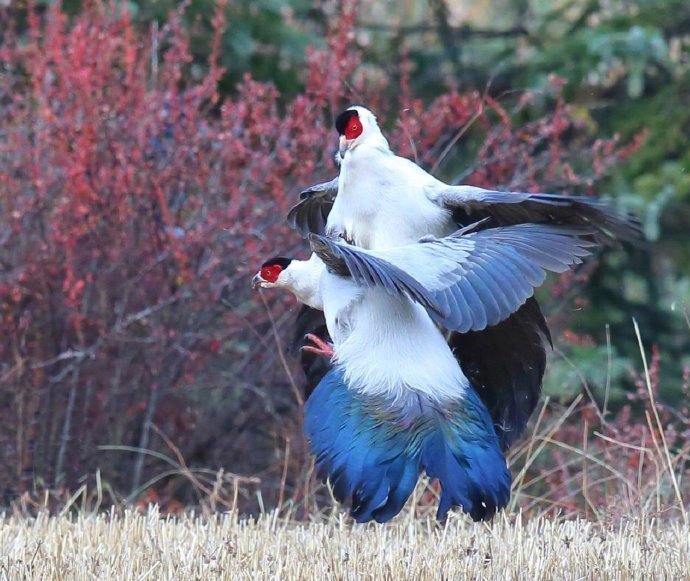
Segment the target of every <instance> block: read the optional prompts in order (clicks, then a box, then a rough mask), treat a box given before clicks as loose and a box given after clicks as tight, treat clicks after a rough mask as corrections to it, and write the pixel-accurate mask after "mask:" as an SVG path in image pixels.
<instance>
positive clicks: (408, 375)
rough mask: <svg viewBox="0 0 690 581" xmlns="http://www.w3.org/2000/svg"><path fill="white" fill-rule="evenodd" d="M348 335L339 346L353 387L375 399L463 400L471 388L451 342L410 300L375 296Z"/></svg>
mask: <svg viewBox="0 0 690 581" xmlns="http://www.w3.org/2000/svg"><path fill="white" fill-rule="evenodd" d="M348 324H349V327H348V332H347V333H346V334H344V335H341V336H340V337H339V340H335V353H336V358H337V361H338V363H339V364H340V365H342V366H343V368H344V370H345V374H346V376H347V378H348V382H349V385H351V386H354V387H355V388H356V389H358V390H360V391H362V392H366V393H369V394H372V395H374V394H376V395H386V396H391V397H398V396H402V395H404V394H405V393H410V392H421V393H425V394H427V395H429V396H431V397H433V398H434V399H437V400H441V401H442V400H447V399H453V398H455V399H457V398H458V397H460V396H462V392H463V389H465V387H466V386H467V385H468V382H467V379H466V378H465V376H464V375H463V373H462V371H461V370H460V367H459V365H458V363H457V361H456V360H455V357H454V356H453V354H452V352H451V350H450V349H449V348H448V345H447V344H446V341H445V338H444V337H443V335H442V334H441V332H440V331H439V330H438V328H437V327H436V326H435V325H434V323H433V322H432V320H431V319H430V318H429V315H428V314H427V313H426V311H425V310H424V309H423V308H422V307H420V306H419V305H417V304H416V303H412V302H410V301H409V300H408V299H406V298H393V297H391V296H390V295H387V294H386V293H385V292H384V291H382V290H380V289H376V290H370V291H368V292H367V293H366V296H365V297H363V298H362V301H361V302H359V303H357V304H355V305H353V306H352V308H351V310H350V312H349V316H348Z"/></svg>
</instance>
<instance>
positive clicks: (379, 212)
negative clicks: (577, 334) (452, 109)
mask: <svg viewBox="0 0 690 581" xmlns="http://www.w3.org/2000/svg"><path fill="white" fill-rule="evenodd" d="M335 126H336V129H337V131H338V134H339V150H338V157H339V160H340V173H339V175H338V176H337V177H336V178H335V179H333V180H331V181H330V182H326V183H324V184H318V185H316V186H312V187H310V188H308V189H307V190H305V191H303V192H302V194H301V196H300V197H301V200H300V201H299V203H298V204H297V205H295V206H294V207H293V208H292V209H291V210H290V212H289V214H288V222H289V223H290V224H291V225H292V226H293V227H294V228H296V229H298V230H299V231H300V232H301V233H302V235H303V236H307V235H308V234H309V233H315V234H328V235H331V236H332V235H338V236H342V237H343V238H344V239H346V240H347V241H350V242H352V243H353V244H355V245H357V246H360V247H362V248H368V249H375V250H381V249H389V248H394V247H397V246H402V245H406V244H411V243H413V242H415V241H416V240H418V239H420V238H422V237H424V236H426V235H433V236H436V237H443V236H447V235H448V234H450V233H452V232H453V231H455V230H456V229H457V228H458V227H462V226H465V225H468V224H470V223H473V222H476V221H478V220H484V222H483V223H482V225H481V226H480V227H481V228H488V227H496V226H507V225H515V224H521V223H550V224H558V225H569V226H582V227H587V228H590V229H591V230H592V234H593V237H594V239H595V240H596V241H597V242H600V243H606V244H613V243H616V242H617V241H618V240H633V239H636V238H638V237H639V236H640V226H639V223H638V222H637V220H636V219H635V218H634V217H633V216H631V215H622V214H619V213H617V212H616V211H615V210H614V209H612V208H611V207H610V206H608V205H607V204H605V203H603V202H601V201H599V200H597V199H595V198H590V197H583V196H560V195H554V194H539V193H514V192H501V191H493V190H485V189H482V188H478V187H474V186H466V185H459V186H451V185H448V184H446V183H444V182H442V181H440V180H438V179H436V178H435V177H434V176H432V175H430V174H429V173H427V172H426V171H425V170H424V169H422V168H421V167H419V166H418V165H416V164H415V163H414V162H412V161H410V160H408V159H405V158H403V157H399V156H397V155H395V154H394V153H393V152H392V151H391V149H390V147H389V144H388V141H387V140H386V138H385V137H384V135H383V134H382V132H381V130H380V128H379V126H378V123H377V121H376V117H375V116H374V114H373V113H372V112H371V111H369V110H368V109H366V108H364V107H361V106H353V107H350V108H348V109H347V110H345V111H343V112H342V113H341V114H340V115H338V117H337V118H336V121H335ZM299 319H301V320H303V321H304V320H308V321H309V322H310V323H312V322H313V321H314V316H313V313H311V312H310V311H309V310H308V309H304V310H303V311H302V313H300V316H299ZM486 323H487V324H486V325H485V326H484V327H481V326H478V327H474V328H473V330H472V331H469V332H461V333H453V334H451V335H450V338H449V344H450V345H451V348H452V350H453V351H454V353H455V355H456V357H457V359H458V361H459V362H460V365H461V367H462V368H463V370H464V372H465V373H466V375H467V376H468V377H469V378H470V381H471V382H472V384H473V386H474V387H475V388H476V389H477V391H478V393H479V395H480V397H481V399H482V401H483V402H484V403H485V404H486V405H487V407H488V408H489V411H490V413H491V416H492V419H493V422H494V425H495V426H496V427H497V429H498V433H499V438H500V441H501V446H502V447H503V448H504V449H507V448H508V447H509V446H510V445H511V444H512V443H513V442H514V441H515V440H516V439H517V438H518V437H519V436H520V435H521V434H522V432H523V430H524V428H525V426H526V424H527V421H528V419H529V417H530V415H531V413H532V411H533V410H534V408H535V407H536V405H537V402H538V400H539V396H540V393H541V384H542V379H543V375H544V370H545V367H546V346H547V345H548V344H550V343H551V337H550V334H549V330H548V327H547V325H546V321H545V319H544V316H543V314H542V312H541V309H540V307H539V305H538V303H537V302H536V300H535V299H534V298H530V299H529V300H528V301H527V302H525V303H524V304H523V305H522V307H521V308H520V309H519V310H518V311H516V312H515V313H514V314H513V315H511V316H510V317H509V318H508V319H505V320H503V321H502V322H501V323H499V324H495V323H493V322H491V321H489V320H488V319H487V321H486ZM316 324H318V320H317V321H316ZM299 328H300V331H302V330H304V324H303V325H301V326H300V327H299ZM458 330H461V329H458Z"/></svg>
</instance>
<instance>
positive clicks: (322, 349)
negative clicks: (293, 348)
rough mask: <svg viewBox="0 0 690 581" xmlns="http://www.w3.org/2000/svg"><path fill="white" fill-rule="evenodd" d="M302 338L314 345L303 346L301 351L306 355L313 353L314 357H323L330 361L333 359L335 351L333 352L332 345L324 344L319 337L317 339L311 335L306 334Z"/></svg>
mask: <svg viewBox="0 0 690 581" xmlns="http://www.w3.org/2000/svg"><path fill="white" fill-rule="evenodd" d="M304 338H305V339H306V340H307V341H311V342H312V343H314V345H304V346H303V347H302V350H303V351H307V352H308V353H313V354H314V355H324V356H326V357H328V358H330V359H333V357H335V351H333V345H331V344H330V343H326V341H324V340H323V339H321V337H317V336H316V335H314V334H313V333H307V334H306V335H305V336H304Z"/></svg>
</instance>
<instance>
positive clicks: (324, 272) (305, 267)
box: [252, 224, 595, 522]
mask: <svg viewBox="0 0 690 581" xmlns="http://www.w3.org/2000/svg"><path fill="white" fill-rule="evenodd" d="M589 233H591V230H586V229H582V228H570V227H559V226H551V225H538V224H521V225H517V226H508V227H500V228H494V229H489V230H480V231H476V227H475V226H474V225H471V226H469V227H466V228H463V229H460V230H458V231H457V232H455V233H453V234H451V235H449V236H446V237H444V238H436V237H433V236H427V237H425V238H423V239H421V240H419V241H418V242H415V243H413V244H408V245H404V246H401V247H396V248H391V249H386V250H367V249H363V248H359V247H357V246H354V245H351V244H350V243H348V242H347V241H345V240H343V239H341V238H331V237H328V236H323V235H317V234H310V236H309V242H310V247H311V250H312V254H311V256H310V257H309V259H307V260H297V259H293V258H286V257H273V258H270V259H269V260H267V261H265V262H264V263H263V264H262V266H261V268H260V270H259V272H258V273H257V274H256V275H255V276H254V278H253V279H252V287H253V288H254V289H259V288H265V289H272V288H277V289H283V290H287V291H290V292H291V293H292V294H293V295H295V297H296V298H297V299H298V300H299V301H300V302H302V303H304V304H306V305H308V306H310V307H311V308H314V309H319V310H323V312H324V315H325V320H326V325H327V327H328V331H329V333H330V336H331V338H332V339H333V350H334V356H333V366H332V367H331V369H330V370H329V371H328V372H327V373H326V375H325V376H324V377H323V379H322V380H321V381H320V383H319V384H318V385H317V387H316V388H315V390H314V391H313V392H312V394H311V395H310V397H309V398H308V399H307V402H306V405H305V422H304V426H305V431H306V435H307V438H308V440H309V443H310V446H311V451H312V453H313V454H314V455H315V457H316V467H317V471H318V473H319V475H320V476H321V477H322V478H325V479H328V480H329V481H330V482H331V484H332V488H333V493H334V496H335V498H336V499H337V500H338V501H340V502H344V503H347V502H349V503H350V507H351V509H350V511H351V515H352V516H353V518H354V519H355V520H356V521H357V522H367V521H370V520H375V521H377V522H387V521H388V520H390V519H391V518H393V517H394V516H395V515H396V514H398V513H399V512H400V510H402V508H403V506H404V504H405V502H406V500H407V499H408V497H409V496H410V494H411V493H412V490H413V489H414V486H415V484H416V482H417V480H418V478H419V476H420V474H421V473H422V472H426V474H427V475H428V476H430V477H432V478H436V479H438V481H439V483H440V486H441V498H440V501H439V507H438V512H437V517H438V518H439V519H440V520H443V519H445V518H446V516H447V513H448V511H449V510H450V509H451V508H452V507H455V506H459V507H461V508H462V509H463V510H464V511H465V512H467V513H468V514H469V515H470V516H471V517H472V518H473V519H474V520H486V519H489V518H492V517H493V516H494V514H495V513H496V511H497V510H499V509H501V508H503V507H504V506H505V505H506V504H507V502H508V500H509V498H510V485H511V475H510V471H509V470H508V467H507V465H506V460H505V456H504V453H503V450H502V447H501V444H500V441H499V438H498V436H497V433H496V430H495V429H494V426H493V421H492V418H491V416H490V414H489V411H488V410H487V408H486V406H485V405H484V403H483V402H482V400H481V399H480V398H479V395H478V393H477V391H476V390H475V389H474V387H473V386H472V384H471V383H470V382H469V380H468V378H467V377H466V376H465V374H464V373H463V371H462V369H461V367H460V365H458V362H457V360H456V358H455V356H454V354H453V353H452V351H451V349H450V347H449V346H448V344H447V342H446V339H445V336H444V335H443V333H442V331H441V330H440V329H439V326H444V327H447V328H451V329H467V330H473V329H477V328H482V327H484V326H485V325H487V324H489V323H495V322H498V321H500V320H501V319H504V318H506V317H508V316H509V315H510V313H511V312H513V311H515V310H516V309H518V308H519V307H520V305H521V304H523V303H524V302H525V301H526V300H527V299H528V298H529V297H530V296H532V294H533V292H534V289H535V288H536V287H538V286H539V285H541V284H542V283H543V281H544V279H545V277H546V274H547V272H549V271H550V272H564V271H566V270H567V269H568V268H570V267H571V266H572V265H574V264H578V263H579V262H581V260H582V259H583V258H584V257H586V256H587V255H589V253H590V251H589V249H590V248H591V247H592V246H594V245H595V243H594V242H593V241H591V240H588V239H587V238H586V235H587V234H589Z"/></svg>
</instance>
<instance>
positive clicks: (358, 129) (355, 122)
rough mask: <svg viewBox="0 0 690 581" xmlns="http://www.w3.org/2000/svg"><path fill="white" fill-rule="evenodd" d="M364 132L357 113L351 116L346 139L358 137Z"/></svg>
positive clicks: (346, 130) (346, 129)
mask: <svg viewBox="0 0 690 581" xmlns="http://www.w3.org/2000/svg"><path fill="white" fill-rule="evenodd" d="M361 134H362V123H361V122H360V121H359V117H358V116H357V115H353V116H352V117H350V120H349V121H348V122H347V127H346V128H345V139H348V140H350V139H357V138H358V137H359V136H360V135H361Z"/></svg>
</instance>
